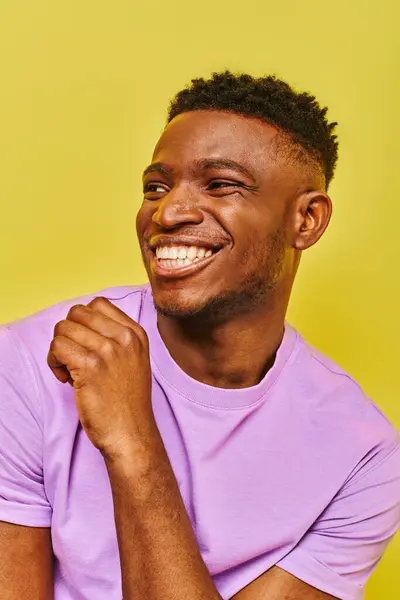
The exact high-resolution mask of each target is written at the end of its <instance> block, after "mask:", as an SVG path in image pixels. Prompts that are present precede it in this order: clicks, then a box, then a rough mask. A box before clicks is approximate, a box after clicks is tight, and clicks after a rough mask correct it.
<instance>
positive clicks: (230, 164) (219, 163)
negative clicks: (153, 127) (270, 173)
mask: <svg viewBox="0 0 400 600" xmlns="http://www.w3.org/2000/svg"><path fill="white" fill-rule="evenodd" d="M209 169H230V170H231V171H236V172H237V173H240V174H241V175H244V176H245V177H248V178H249V179H251V180H252V181H253V182H254V181H255V180H254V175H253V173H252V172H251V171H249V169H246V167H244V166H243V165H241V164H239V163H237V162H235V161H234V160H229V159H225V158H202V159H201V160H197V161H195V162H194V164H193V167H192V169H191V170H192V171H196V170H200V171H207V170H209ZM154 172H156V173H160V174H161V175H165V176H168V175H172V174H173V172H174V170H173V169H172V167H169V166H168V165H166V164H165V163H162V162H156V163H152V164H151V165H149V166H148V167H147V168H146V169H145V170H144V171H143V177H145V176H146V175H148V174H149V173H154Z"/></svg>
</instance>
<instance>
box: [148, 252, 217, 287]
mask: <svg viewBox="0 0 400 600" xmlns="http://www.w3.org/2000/svg"><path fill="white" fill-rule="evenodd" d="M218 252H219V250H215V249H214V250H212V249H208V250H207V249H205V248H196V247H195V246H191V247H184V246H179V247H169V248H168V247H161V248H157V250H156V253H155V254H154V253H153V259H152V265H151V266H152V270H153V272H154V273H155V274H156V275H157V276H159V277H163V278H166V279H175V278H177V277H185V276H187V275H189V274H190V275H191V274H192V273H195V272H197V271H200V270H201V269H203V268H204V267H206V266H207V265H209V264H210V262H212V261H213V260H214V258H215V256H216V255H217V254H218Z"/></svg>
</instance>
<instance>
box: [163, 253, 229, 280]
mask: <svg viewBox="0 0 400 600" xmlns="http://www.w3.org/2000/svg"><path fill="white" fill-rule="evenodd" d="M219 252H220V250H218V251H217V252H215V253H214V254H212V255H211V256H209V257H208V258H202V259H200V260H198V261H196V262H195V263H192V264H191V265H185V266H184V267H174V268H172V269H167V268H166V267H163V266H162V265H161V264H160V261H159V260H158V259H157V257H156V256H155V255H153V258H152V270H153V272H154V273H155V274H156V275H157V276H158V277H162V278H163V279H178V278H182V277H187V276H188V275H192V274H193V273H196V272H197V271H201V269H204V268H205V267H206V266H207V265H209V264H210V263H211V262H212V261H213V260H214V258H215V257H216V256H217V254H218V253H219Z"/></svg>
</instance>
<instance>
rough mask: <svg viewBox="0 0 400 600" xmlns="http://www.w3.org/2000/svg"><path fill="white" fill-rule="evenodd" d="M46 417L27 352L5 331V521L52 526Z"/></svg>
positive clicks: (0, 403)
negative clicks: (46, 476) (45, 461)
mask: <svg viewBox="0 0 400 600" xmlns="http://www.w3.org/2000/svg"><path fill="white" fill-rule="evenodd" d="M42 422H43V419H42V412H41V405H40V399H39V397H38V389H37V385H36V380H35V375H34V372H33V369H32V363H31V361H30V358H29V356H28V353H27V350H26V349H25V348H24V346H23V345H22V343H20V342H19V340H18V338H17V336H16V334H15V333H14V332H12V328H8V327H7V326H0V520H1V521H6V522H9V523H15V524H18V525H27V526H31V527H49V526H50V523H51V513H52V510H51V506H50V504H49V501H48V499H47V497H46V492H45V488H44V479H43V458H42V457H43V429H42Z"/></svg>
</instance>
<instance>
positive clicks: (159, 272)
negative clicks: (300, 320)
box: [137, 71, 337, 321]
mask: <svg viewBox="0 0 400 600" xmlns="http://www.w3.org/2000/svg"><path fill="white" fill-rule="evenodd" d="M326 110H327V109H326V108H323V109H321V108H320V107H319V105H318V103H317V102H316V100H315V98H314V97H313V96H310V95H309V94H304V93H303V94H298V93H296V92H295V91H293V90H292V89H291V88H290V87H289V86H288V85H287V84H286V83H284V82H283V81H280V80H278V79H276V78H274V77H265V78H258V79H255V78H253V77H251V76H250V75H238V76H236V75H233V74H232V73H230V72H229V71H226V72H225V73H220V74H214V75H213V77H212V78H211V79H209V80H204V79H195V80H193V81H192V85H191V86H190V87H188V88H186V89H185V90H183V91H181V92H179V93H178V94H177V95H176V97H175V98H174V99H173V100H172V102H171V105H170V108H169V114H168V120H167V126H166V128H165V130H164V132H163V134H162V135H161V137H160V139H159V141H158V143H157V145H156V148H155V150H154V154H153V160H152V164H151V165H150V166H149V167H148V168H147V169H146V170H145V173H144V177H143V182H144V200H143V204H142V206H141V208H140V210H139V212H138V216H137V232H138V237H139V241H140V244H141V248H142V254H143V259H144V263H145V266H146V270H147V272H148V275H149V280H150V283H151V286H152V290H153V296H154V301H155V304H156V307H157V309H158V311H159V312H160V313H161V314H164V315H167V316H171V317H176V318H181V319H182V318H189V317H194V316H196V317H197V318H200V317H202V319H203V320H208V321H210V320H213V319H214V320H215V319H216V320H221V319H231V318H234V317H235V315H237V314H239V313H243V312H248V311H252V310H257V309H261V310H262V309H264V308H266V309H269V308H270V307H271V306H276V305H277V303H278V304H281V305H282V306H283V305H284V308H286V305H287V302H288V299H289V295H290V290H291V287H292V284H293V280H294V277H295V274H296V271H297V268H298V264H299V260H300V255H301V252H302V251H303V250H305V249H306V248H309V247H310V246H312V245H313V244H314V243H315V242H317V241H318V239H319V238H320V237H321V235H322V234H323V232H324V231H325V229H326V227H327V225H328V223H329V219H330V215H331V202H330V200H329V197H328V196H327V194H326V190H327V187H328V185H329V183H330V181H331V179H332V176H333V172H334V169H335V165H336V161H337V141H336V136H335V135H334V134H333V131H334V128H335V126H336V123H328V121H327V120H326V116H325V115H326ZM189 246H194V247H195V248H194V249H192V250H191V251H190V252H189V255H188V257H187V259H186V260H185V263H186V266H185V265H183V264H178V263H177V260H175V259H173V258H172V257H174V256H175V255H176V250H175V248H176V247H189ZM202 247H204V248H205V250H208V253H207V254H206V257H205V258H202V257H201V255H202V252H201V251H200V252H197V257H196V258H194V257H195V256H196V251H195V250H196V248H202ZM166 248H168V250H166ZM210 250H211V252H212V254H211V256H208V254H210ZM183 254H184V253H183V251H182V256H183ZM199 257H200V258H199ZM193 258H194V261H195V262H193V263H192V260H193ZM180 260H181V261H182V260H183V259H180ZM188 261H190V262H188Z"/></svg>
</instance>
